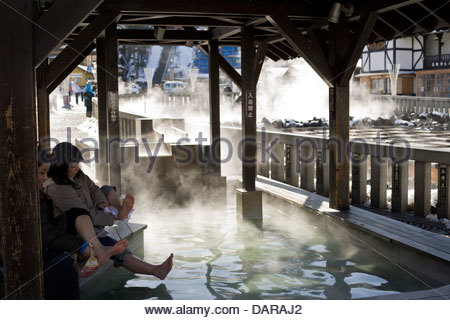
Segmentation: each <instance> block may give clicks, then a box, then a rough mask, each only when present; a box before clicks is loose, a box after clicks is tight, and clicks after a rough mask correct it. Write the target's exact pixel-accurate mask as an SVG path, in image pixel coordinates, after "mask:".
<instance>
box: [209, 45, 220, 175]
mask: <svg viewBox="0 0 450 320" xmlns="http://www.w3.org/2000/svg"><path fill="white" fill-rule="evenodd" d="M208 47H209V55H208V62H209V63H208V66H209V119H210V141H211V146H212V145H213V144H214V150H212V149H211V157H210V160H211V164H210V165H211V168H212V175H214V176H220V175H221V169H220V161H217V159H220V143H218V142H217V141H220V140H219V139H220V88H219V56H220V54H219V41H218V40H211V41H209V44H208ZM213 152H214V153H215V154H214V156H212V153H213ZM214 159H215V160H214Z"/></svg>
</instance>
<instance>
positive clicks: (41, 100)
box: [36, 60, 50, 149]
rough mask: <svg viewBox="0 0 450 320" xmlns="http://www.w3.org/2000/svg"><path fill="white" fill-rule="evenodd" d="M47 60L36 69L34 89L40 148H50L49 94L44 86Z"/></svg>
mask: <svg viewBox="0 0 450 320" xmlns="http://www.w3.org/2000/svg"><path fill="white" fill-rule="evenodd" d="M46 68H47V60H45V61H44V62H42V64H41V65H40V66H39V67H38V68H37V69H36V88H37V105H38V132H39V145H40V146H41V148H45V149H48V148H50V140H49V138H50V103H49V94H48V91H47V88H46V86H45V74H46V70H45V69H46Z"/></svg>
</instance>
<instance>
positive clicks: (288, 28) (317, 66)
mask: <svg viewBox="0 0 450 320" xmlns="http://www.w3.org/2000/svg"><path fill="white" fill-rule="evenodd" d="M267 20H269V22H270V23H272V25H273V26H275V27H276V28H277V29H278V31H279V32H280V33H281V34H282V35H283V37H284V38H285V39H286V40H287V41H288V42H289V44H290V45H291V46H292V47H293V48H294V49H295V50H296V51H297V52H298V53H299V54H300V55H301V56H302V57H303V58H304V59H305V60H306V62H308V63H309V65H310V66H311V67H312V68H313V69H314V70H315V71H316V72H317V74H318V75H319V76H320V77H321V78H322V79H323V80H324V81H325V83H327V84H328V85H331V83H330V81H329V79H331V78H332V74H333V73H332V70H331V69H330V67H329V65H328V62H327V60H326V58H325V56H324V54H323V51H322V49H321V48H320V47H319V46H318V45H317V44H313V43H311V42H310V40H309V39H308V38H306V37H304V36H303V35H302V34H301V33H300V32H299V31H298V30H297V28H296V27H295V25H294V24H293V23H292V22H291V21H289V19H288V18H287V17H286V16H268V17H267Z"/></svg>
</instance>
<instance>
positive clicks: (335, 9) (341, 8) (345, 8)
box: [328, 2, 355, 23]
mask: <svg viewBox="0 0 450 320" xmlns="http://www.w3.org/2000/svg"><path fill="white" fill-rule="evenodd" d="M354 11H355V7H354V6H353V4H351V3H346V4H344V5H342V4H341V3H339V2H333V5H332V6H331V10H330V14H329V15H328V21H330V22H332V23H338V22H339V17H340V16H341V12H343V13H344V15H345V16H346V17H347V18H349V17H351V16H352V15H353V12H354Z"/></svg>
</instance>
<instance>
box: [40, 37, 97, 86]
mask: <svg viewBox="0 0 450 320" xmlns="http://www.w3.org/2000/svg"><path fill="white" fill-rule="evenodd" d="M94 49H95V44H94V43H93V42H92V43H91V44H90V45H89V46H88V47H87V48H86V49H85V50H84V51H83V52H81V54H79V55H78V56H76V58H75V60H73V61H72V62H71V63H70V64H68V65H66V66H63V69H62V70H60V71H59V72H58V76H57V77H56V78H55V79H53V81H49V80H48V75H47V73H48V71H47V73H46V75H45V83H46V84H45V85H46V86H47V94H50V93H52V92H53V90H55V89H56V87H58V86H59V85H60V84H61V82H63V81H64V79H65V78H66V77H67V76H68V75H69V74H70V73H71V72H72V71H73V70H74V69H75V68H76V67H77V66H78V65H79V64H80V63H81V62H83V60H84V59H85V58H86V57H87V56H88V55H89V54H90V53H91V52H92V50H94Z"/></svg>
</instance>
